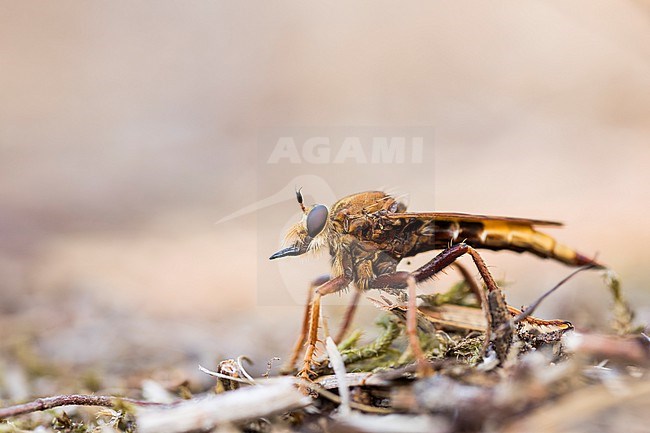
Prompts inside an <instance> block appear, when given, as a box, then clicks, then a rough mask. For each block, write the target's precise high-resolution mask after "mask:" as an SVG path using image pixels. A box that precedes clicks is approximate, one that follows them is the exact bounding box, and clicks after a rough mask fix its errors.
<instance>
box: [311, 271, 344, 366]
mask: <svg viewBox="0 0 650 433" xmlns="http://www.w3.org/2000/svg"><path fill="white" fill-rule="evenodd" d="M350 281H351V279H350V278H348V277H346V276H345V275H340V276H338V277H336V278H332V279H331V280H329V281H327V282H326V283H324V284H321V285H320V286H318V288H317V289H316V291H315V293H314V299H313V300H312V302H311V305H310V307H309V309H310V313H309V330H308V331H309V332H308V335H307V350H306V351H305V357H304V358H303V366H302V369H301V370H300V372H299V374H300V375H301V376H302V377H303V378H305V379H309V373H310V369H311V363H312V359H313V357H314V351H315V350H316V343H317V342H318V321H319V319H320V298H322V297H323V296H325V295H329V294H330V293H336V292H338V291H341V290H343V289H345V288H346V287H347V286H348V285H349V284H350Z"/></svg>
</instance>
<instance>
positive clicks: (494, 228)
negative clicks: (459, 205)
mask: <svg viewBox="0 0 650 433" xmlns="http://www.w3.org/2000/svg"><path fill="white" fill-rule="evenodd" d="M463 224H464V223H460V225H461V227H462V226H463ZM480 224H481V225H482V226H483V227H482V229H481V230H480V231H479V232H475V235H477V236H474V238H473V239H471V240H470V239H468V240H467V243H468V244H470V245H473V246H475V247H478V248H488V249H493V250H501V249H505V250H511V251H518V252H523V251H527V252H530V253H533V254H535V255H538V256H540V257H544V258H551V259H555V260H557V261H559V262H562V263H566V264H567V265H571V266H581V265H585V264H588V263H592V262H593V260H592V259H590V258H588V257H586V256H583V255H582V254H580V253H578V252H576V251H575V250H573V249H571V248H569V247H567V246H565V245H562V244H560V243H559V242H557V241H556V240H555V238H553V237H552V236H549V235H547V234H545V233H542V232H538V231H537V230H535V228H534V227H533V226H531V225H524V224H513V223H508V222H505V221H495V220H492V221H491V220H486V221H484V222H482V223H480ZM461 240H462V239H461Z"/></svg>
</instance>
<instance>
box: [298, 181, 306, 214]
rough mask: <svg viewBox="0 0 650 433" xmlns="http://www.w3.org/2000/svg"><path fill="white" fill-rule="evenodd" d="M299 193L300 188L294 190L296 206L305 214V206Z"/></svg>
mask: <svg viewBox="0 0 650 433" xmlns="http://www.w3.org/2000/svg"><path fill="white" fill-rule="evenodd" d="M301 191H302V187H300V188H298V189H296V200H298V204H299V205H300V209H302V213H307V209H305V205H304V204H303V200H302V192H301Z"/></svg>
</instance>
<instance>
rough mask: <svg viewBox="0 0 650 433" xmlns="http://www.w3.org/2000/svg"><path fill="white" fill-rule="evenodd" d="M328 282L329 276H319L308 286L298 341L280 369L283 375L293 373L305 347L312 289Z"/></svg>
mask: <svg viewBox="0 0 650 433" xmlns="http://www.w3.org/2000/svg"><path fill="white" fill-rule="evenodd" d="M329 280H330V276H329V275H321V276H320V277H318V278H316V279H315V280H314V281H312V282H311V283H310V284H309V290H308V291H307V303H306V304H305V312H304V315H303V318H302V327H301V328H300V335H298V340H296V344H295V345H294V346H293V350H292V351H291V358H289V361H288V362H287V363H285V365H284V367H282V372H283V373H285V374H290V373H291V372H292V371H293V369H294V367H295V366H296V361H298V357H299V356H300V352H301V351H302V348H303V346H304V345H305V340H306V339H307V332H308V331H309V312H310V308H311V298H312V295H313V294H314V288H315V287H318V286H321V285H323V284H325V283H326V282H328V281H329Z"/></svg>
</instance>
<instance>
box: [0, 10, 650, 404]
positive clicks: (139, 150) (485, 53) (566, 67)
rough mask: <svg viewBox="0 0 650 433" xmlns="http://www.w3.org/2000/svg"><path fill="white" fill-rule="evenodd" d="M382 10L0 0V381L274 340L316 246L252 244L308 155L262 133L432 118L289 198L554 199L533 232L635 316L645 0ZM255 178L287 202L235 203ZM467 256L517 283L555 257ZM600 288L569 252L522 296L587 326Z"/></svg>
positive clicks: (174, 374)
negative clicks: (593, 269)
mask: <svg viewBox="0 0 650 433" xmlns="http://www.w3.org/2000/svg"><path fill="white" fill-rule="evenodd" d="M395 6H396V5H395V3H392V2H383V1H365V2H355V3H354V4H346V5H343V4H340V3H334V2H311V1H304V2H274V3H273V4H272V5H271V4H270V3H264V2H217V1H190V2H171V1H155V2H154V1H141V2H137V3H134V2H121V3H105V2H75V1H59V2H2V4H1V5H0V98H1V101H2V103H1V104H0V341H1V343H0V345H1V346H0V348H1V350H2V357H0V363H1V365H0V371H3V372H4V373H3V374H4V378H3V380H2V381H0V382H2V383H3V385H2V392H3V394H4V396H5V397H7V396H8V397H12V398H20V397H22V396H26V395H29V394H32V393H34V392H36V391H37V392H38V393H47V392H48V391H50V392H61V391H62V390H65V389H66V388H65V387H66V386H69V388H70V389H71V390H76V391H79V384H78V382H75V380H78V377H83V378H85V382H84V386H86V387H88V388H89V389H110V388H111V387H117V386H123V385H124V380H126V379H125V378H128V377H131V374H134V375H135V376H137V375H138V374H140V375H144V376H146V377H155V378H158V379H159V380H168V381H172V382H173V381H174V380H178V381H181V380H183V378H187V377H190V378H192V380H197V381H198V380H201V379H200V376H199V375H198V374H197V373H196V365H197V364H198V363H202V364H204V365H206V366H209V367H213V366H214V364H215V362H216V361H217V360H219V359H221V358H224V357H232V356H238V355H249V356H250V357H251V358H252V359H253V360H255V361H256V368H257V370H258V371H264V370H265V368H266V362H267V360H268V359H269V358H271V357H273V356H279V357H284V356H286V354H287V353H288V351H289V349H290V347H291V346H292V344H293V341H294V338H295V335H296V332H297V330H298V328H299V322H300V316H301V313H302V308H301V306H300V302H301V299H302V298H303V297H304V296H305V290H306V287H307V284H308V282H309V281H310V280H311V279H312V278H314V277H315V276H317V275H320V274H323V273H326V272H327V271H328V264H327V259H326V257H320V258H314V259H313V260H310V259H305V260H291V259H287V261H285V262H283V263H282V264H279V263H276V262H269V261H268V260H267V258H268V256H269V255H270V254H271V253H273V252H274V251H275V250H276V249H277V248H278V247H279V242H280V240H281V237H282V235H283V230H284V229H286V224H287V223H288V222H290V221H291V220H292V218H296V217H297V215H298V214H297V205H296V203H295V201H294V197H293V188H294V182H295V181H296V179H301V178H300V176H308V175H310V174H314V170H316V168H314V167H312V166H311V165H309V164H294V165H291V164H285V165H282V166H281V167H275V166H273V165H270V164H268V163H267V162H268V155H269V152H270V150H269V148H268V146H269V145H270V144H273V143H274V142H272V141H269V140H267V139H266V138H264V137H267V135H266V134H267V131H269V129H273V130H279V131H281V132H280V133H282V131H291V130H292V129H291V128H295V127H309V128H313V130H314V131H323V132H322V134H324V135H327V134H329V133H330V132H331V131H335V130H336V131H338V129H337V128H355V127H365V128H370V131H372V128H373V127H376V128H378V130H381V128H389V129H390V128H393V130H396V131H412V130H414V129H413V128H425V129H426V130H427V131H433V132H432V137H433V138H432V139H431V140H427V141H426V143H425V144H426V148H425V153H426V155H425V156H426V158H425V162H426V164H424V165H422V164H421V165H419V166H413V165H408V164H406V165H393V166H391V167H386V166H382V167H374V166H372V165H368V164H367V165H359V164H356V163H354V162H353V161H348V162H346V163H344V164H342V165H334V164H331V165H325V166H319V167H318V168H317V174H318V179H319V180H320V181H322V182H324V183H323V185H325V186H324V187H323V188H318V189H317V190H312V191H311V192H310V191H308V190H306V191H305V193H306V197H307V200H308V202H309V203H312V202H314V201H319V200H321V201H325V199H327V200H329V195H328V197H325V198H323V197H319V194H321V195H322V192H323V191H327V192H328V194H329V193H330V192H331V193H332V194H333V195H334V196H336V197H340V196H343V195H346V194H350V193H354V192H358V191H363V190H368V189H377V188H388V189H389V190H391V191H396V192H398V193H400V194H402V193H403V194H408V202H409V208H410V209H411V210H422V211H425V210H429V211H430V210H438V211H456V212H472V213H483V214H494V215H510V216H521V217H531V218H539V219H551V220H560V221H562V222H564V223H565V224H566V227H564V228H562V229H552V233H553V234H554V235H555V236H556V237H557V238H558V239H560V240H561V241H562V242H563V243H565V244H568V245H571V246H575V247H576V248H577V249H579V250H580V251H582V252H583V253H585V254H587V255H595V254H598V258H599V260H601V261H603V262H605V263H607V264H609V265H610V266H611V267H612V268H613V269H615V270H616V271H617V272H618V273H619V275H620V277H621V278H622V281H623V287H624V289H625V293H626V295H627V296H628V298H629V299H630V300H631V302H632V303H633V305H634V306H635V307H636V308H637V312H638V315H639V321H641V322H647V320H648V318H649V317H650V290H649V289H648V287H649V285H650V275H649V274H648V272H647V269H648V263H649V261H648V252H647V251H648V245H649V243H650V228H649V227H648V224H647V219H648V210H649V208H650V207H649V202H650V143H649V142H648V137H649V134H650V5H649V3H647V2H645V1H627V2H612V1H604V0H595V1H593V0H592V1H585V0H583V1H574V2H563V1H548V2H534V1H529V2H521V1H508V2H505V3H501V4H500V7H499V8H494V7H493V5H491V4H489V3H480V2H409V3H408V4H400V7H399V9H397V8H395ZM366 131H368V130H366ZM302 179H304V178H302ZM275 193H286V194H287V195H286V201H284V202H279V201H277V200H276V201H274V202H273V206H270V207H269V206H258V208H256V209H257V210H254V211H250V209H251V208H250V206H253V208H255V203H259V202H260V200H263V199H265V198H268V197H270V196H271V195H273V194H275ZM325 204H328V205H329V204H331V203H325ZM242 209H249V211H247V212H242V214H241V215H240V216H237V217H235V218H230V219H227V217H229V216H232V214H233V213H236V212H238V211H240V210H242ZM224 219H226V220H224ZM217 222H218V223H217ZM485 258H486V261H488V263H489V264H490V266H491V269H492V272H493V273H494V275H495V276H496V277H497V278H498V279H500V280H502V281H504V283H505V285H506V287H507V293H508V299H509V301H510V302H511V303H512V304H514V305H525V304H528V303H531V302H533V301H534V300H535V298H536V297H537V296H539V295H540V294H541V293H543V292H544V291H545V290H546V289H548V288H550V287H552V286H553V285H554V284H555V283H557V282H558V281H559V280H561V279H562V278H563V277H564V276H565V275H567V274H568V273H569V272H570V269H569V268H567V267H565V266H563V265H560V264H556V263H552V262H550V261H543V260H540V259H538V258H536V257H529V256H526V255H517V254H512V253H486V254H485ZM426 259H427V257H424V258H422V260H426ZM418 260H419V259H418ZM422 260H420V262H421V261H422ZM420 262H417V261H416V262H414V265H415V264H416V263H420ZM283 269H284V270H283ZM455 279H456V276H455V275H453V273H450V274H449V276H448V277H445V278H442V279H441V280H440V281H439V282H438V283H439V287H440V288H444V287H446V286H447V285H448V283H449V284H451V283H452V282H453V281H454V280H455ZM422 290H423V291H427V290H436V286H435V284H434V285H430V286H428V287H423V288H422ZM288 292H291V293H292V295H291V296H288V297H287V296H284V295H286V294H287V293H288ZM276 294H277V296H278V297H276ZM282 296H284V297H282ZM334 298H336V297H333V299H334ZM273 299H280V301H278V302H273ZM346 299H347V298H346V297H345V296H344V297H341V298H336V299H334V300H332V301H330V304H332V305H330V306H329V307H327V311H326V315H327V316H328V317H329V318H330V322H332V323H335V322H336V320H337V317H338V315H339V314H340V311H341V309H342V306H341V304H344V303H345V300H346ZM609 302H610V298H609V295H608V293H607V290H606V288H605V286H604V284H603V283H602V281H601V277H600V276H599V275H598V274H596V273H592V274H587V273H584V274H582V275H580V276H578V277H576V278H574V279H573V280H572V281H571V282H570V283H569V284H568V285H567V287H565V288H563V289H562V290H561V291H559V292H558V293H556V294H555V295H554V296H553V298H552V299H550V300H549V301H548V302H547V303H545V304H544V305H543V308H542V309H541V310H540V313H539V315H540V316H542V317H548V318H555V317H562V318H565V319H569V320H572V321H573V322H574V323H575V324H576V326H578V327H584V328H587V327H605V326H606V323H607V321H608V320H609V317H610V313H609V310H608V309H609V306H610V303H609ZM376 315H377V312H376V311H375V310H374V309H373V307H369V306H366V307H365V308H363V309H362V311H361V314H360V316H359V319H358V320H357V322H356V325H357V326H359V327H372V321H373V317H375V316H376ZM332 326H333V325H332ZM65 371H68V372H70V371H74V372H75V373H76V376H75V377H76V379H71V380H72V382H71V383H70V384H68V385H65V384H61V382H60V381H59V379H58V378H59V377H60V373H61V372H65ZM135 376H134V377H135ZM127 384H128V383H127ZM35 390H36V391H35Z"/></svg>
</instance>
